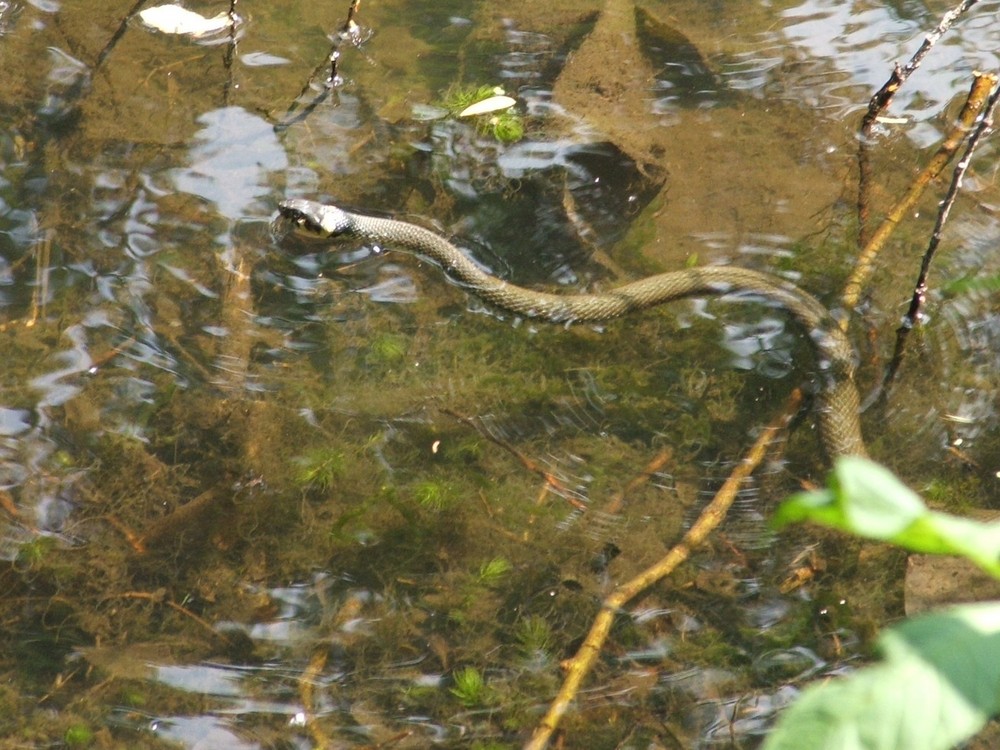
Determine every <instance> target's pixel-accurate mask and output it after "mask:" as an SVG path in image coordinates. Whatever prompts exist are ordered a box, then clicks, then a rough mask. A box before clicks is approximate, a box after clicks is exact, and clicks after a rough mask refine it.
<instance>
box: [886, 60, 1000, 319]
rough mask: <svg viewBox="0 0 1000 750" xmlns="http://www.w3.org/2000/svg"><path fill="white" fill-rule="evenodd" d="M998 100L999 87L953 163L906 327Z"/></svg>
mask: <svg viewBox="0 0 1000 750" xmlns="http://www.w3.org/2000/svg"><path fill="white" fill-rule="evenodd" d="M982 78H983V79H984V80H989V81H990V85H991V86H996V83H997V76H996V75H994V74H992V73H991V74H985V75H982ZM998 101H1000V88H996V89H995V90H994V91H993V94H992V95H991V96H990V99H989V102H988V103H987V105H986V109H985V110H984V111H983V117H982V119H981V120H980V121H979V127H977V128H976V130H975V132H974V133H973V134H972V136H971V137H970V138H969V142H968V144H967V145H966V147H965V153H964V154H963V156H962V158H961V160H960V161H959V162H958V164H956V165H955V171H954V173H953V175H952V178H951V185H950V186H949V187H948V193H947V195H945V198H944V200H943V201H942V202H941V208H940V209H939V210H938V217H937V222H936V223H935V224H934V231H933V233H931V240H930V243H928V246H927V252H925V253H924V258H923V261H922V263H921V264H920V275H919V276H918V277H917V284H916V287H915V288H914V291H913V299H912V301H911V302H910V309H909V310H908V311H907V313H906V319H905V324H904V325H906V326H908V327H912V326H913V324H914V322H915V321H916V318H917V315H918V314H919V312H920V309H921V307H922V306H923V303H924V300H925V298H926V296H927V276H928V274H929V273H930V267H931V261H932V260H933V259H934V255H935V253H936V252H937V249H938V245H940V244H941V234H942V232H943V231H944V225H945V224H946V223H947V222H948V217H949V216H950V215H951V208H952V206H954V205H955V199H956V198H957V197H958V192H959V191H960V190H961V189H962V181H963V180H964V179H965V173H966V172H967V171H968V169H969V164H970V163H971V162H972V155H973V154H974V153H975V151H976V148H977V147H978V146H979V144H980V142H981V141H982V140H983V138H985V137H986V136H987V135H989V134H990V133H991V132H993V115H994V114H995V112H996V108H997V102H998Z"/></svg>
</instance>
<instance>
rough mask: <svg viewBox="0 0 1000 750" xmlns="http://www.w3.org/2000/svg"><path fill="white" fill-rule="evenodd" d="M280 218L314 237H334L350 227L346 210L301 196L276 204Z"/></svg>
mask: <svg viewBox="0 0 1000 750" xmlns="http://www.w3.org/2000/svg"><path fill="white" fill-rule="evenodd" d="M278 214H279V215H280V216H281V218H283V219H285V220H287V221H290V222H292V223H293V224H295V226H296V227H297V228H298V229H300V230H302V231H304V232H306V233H307V234H311V235H313V236H314V237H336V236H338V235H341V234H344V233H345V232H347V231H348V229H349V228H350V223H351V220H350V217H349V216H348V214H347V212H345V211H342V210H341V209H339V208H337V207H336V206H326V205H324V204H322V203H317V202H316V201H309V200H305V199H303V198H290V199H289V200H287V201H282V202H281V203H279V204H278Z"/></svg>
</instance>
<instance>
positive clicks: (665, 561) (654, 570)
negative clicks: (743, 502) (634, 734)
mask: <svg viewBox="0 0 1000 750" xmlns="http://www.w3.org/2000/svg"><path fill="white" fill-rule="evenodd" d="M800 401H801V394H800V393H799V392H797V391H796V393H795V395H794V397H793V398H792V399H791V403H790V405H789V406H788V408H786V409H785V410H784V411H783V412H782V413H781V415H780V416H779V417H777V418H776V419H774V420H773V421H772V422H771V424H769V425H768V426H767V427H766V428H765V429H764V430H763V432H761V434H760V436H759V437H758V438H757V440H756V442H755V443H754V444H753V446H752V447H751V448H750V450H749V451H748V452H747V455H746V456H745V457H744V459H743V461H742V462H740V464H739V465H738V466H737V467H736V468H735V469H733V471H732V473H731V474H730V475H729V478H728V479H726V481H725V483H724V484H723V485H722V487H721V488H720V489H719V491H718V492H717V493H716V495H715V497H714V498H713V499H712V502H711V503H709V504H708V505H707V506H706V507H705V509H704V510H703V511H702V512H701V515H700V516H699V517H698V520H697V521H695V523H694V525H693V526H692V527H691V528H690V529H688V531H687V533H685V534H684V536H683V538H682V539H681V541H680V542H678V543H677V544H676V545H675V546H674V547H673V549H671V550H670V551H669V552H668V553H667V555H666V556H665V557H663V558H662V559H661V560H660V561H659V562H657V563H656V564H655V565H652V566H651V567H649V568H647V569H646V570H644V571H643V572H642V573H640V574H639V575H637V576H636V577H635V578H633V579H631V580H630V581H628V582H626V583H624V584H622V585H621V586H619V587H618V588H616V589H615V590H614V591H613V592H612V593H611V594H610V595H609V596H608V597H607V598H606V599H605V600H604V602H603V604H602V605H601V611H600V612H598V614H597V616H596V617H595V618H594V622H593V625H592V626H591V628H590V632H589V633H588V634H587V637H586V639H585V640H584V642H583V644H582V645H581V646H580V649H579V650H578V651H577V652H576V654H575V655H574V656H573V657H572V658H571V659H569V660H568V661H567V662H565V663H564V665H563V666H564V667H565V669H566V676H565V678H564V679H563V684H562V687H561V688H560V690H559V693H558V695H557V696H556V698H555V700H553V701H552V703H551V704H550V705H549V710H548V712H547V713H546V714H545V716H544V718H542V721H541V722H540V723H539V724H538V726H537V727H536V728H535V732H534V734H533V735H532V737H531V739H530V740H529V741H528V743H527V744H526V745H525V749H526V750H542V749H543V748H545V747H546V746H547V745H548V742H549V740H550V739H551V738H552V735H553V734H554V733H555V731H556V729H557V728H558V726H559V722H560V720H561V719H562V717H563V716H564V715H565V713H566V711H567V710H568V709H569V706H570V704H571V703H572V702H573V700H574V699H575V698H576V695H577V693H578V692H579V689H580V685H581V684H582V682H583V679H584V678H585V677H586V676H587V674H588V673H589V672H590V669H591V667H592V666H593V665H594V662H595V661H596V660H597V657H598V655H599V654H600V652H601V648H602V647H603V646H604V642H605V640H607V637H608V633H609V632H610V631H611V625H612V624H613V622H614V618H615V616H616V615H617V614H618V613H619V612H620V611H621V609H622V607H624V606H625V605H626V604H627V603H628V602H629V601H630V600H631V599H633V598H634V597H636V596H638V595H639V594H640V593H641V592H642V591H644V590H646V589H647V588H649V587H650V586H652V585H653V584H654V583H657V582H658V581H661V580H663V578H665V577H666V576H668V575H670V574H671V573H672V572H673V571H674V570H676V568H677V566H678V565H680V564H681V563H682V562H684V561H685V560H686V559H687V558H688V556H689V555H690V554H691V551H692V550H693V549H695V548H696V547H698V546H699V545H700V544H701V543H702V542H704V541H705V539H706V538H707V537H708V535H709V534H710V533H711V532H712V531H713V530H714V529H715V528H716V527H717V526H718V525H719V524H720V523H721V522H722V521H723V519H725V517H726V513H727V512H728V510H729V507H730V506H731V505H732V503H733V500H734V499H735V498H736V493H737V492H738V491H739V488H740V485H741V484H742V483H743V481H744V480H745V479H746V478H747V477H749V476H750V474H752V473H753V471H754V469H756V468H757V466H759V465H760V462H761V461H762V460H763V459H764V456H765V455H766V454H767V450H768V448H769V447H770V445H771V444H772V442H774V440H775V439H777V438H778V437H779V436H780V435H781V434H782V433H783V431H784V430H785V428H786V427H787V426H788V421H789V419H790V418H791V415H793V414H795V412H796V411H797V410H798V406H799V403H800Z"/></svg>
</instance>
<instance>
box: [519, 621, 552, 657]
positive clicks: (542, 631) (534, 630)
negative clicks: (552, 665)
mask: <svg viewBox="0 0 1000 750" xmlns="http://www.w3.org/2000/svg"><path fill="white" fill-rule="evenodd" d="M514 638H515V639H516V640H517V642H518V645H519V646H520V647H521V650H522V651H524V653H525V654H527V655H529V656H531V655H534V654H538V653H543V652H546V651H548V650H549V649H550V648H551V647H552V626H551V625H549V622H548V620H546V619H545V618H544V617H540V616H538V615H531V616H529V617H525V618H523V619H521V620H519V621H518V623H517V629H516V630H515V631H514Z"/></svg>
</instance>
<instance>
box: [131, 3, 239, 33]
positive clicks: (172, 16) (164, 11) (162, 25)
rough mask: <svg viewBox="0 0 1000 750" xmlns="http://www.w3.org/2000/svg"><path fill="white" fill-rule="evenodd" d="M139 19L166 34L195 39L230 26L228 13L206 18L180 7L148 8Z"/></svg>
mask: <svg viewBox="0 0 1000 750" xmlns="http://www.w3.org/2000/svg"><path fill="white" fill-rule="evenodd" d="M139 19H140V20H141V21H142V22H143V23H144V24H146V25H147V26H149V27H150V28H152V29H156V30H157V31H162V32H163V33H164V34H185V35H187V36H192V37H195V38H197V37H202V36H206V35H207V34H214V33H216V32H219V31H222V30H223V29H226V28H228V27H229V24H230V20H229V14H228V13H220V14H219V15H217V16H213V17H212V18H205V16H202V15H200V14H198V13H195V12H194V11H191V10H188V9H187V8H182V7H181V6H179V5H157V6H156V7H154V8H146V9H145V10H142V11H139Z"/></svg>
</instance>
